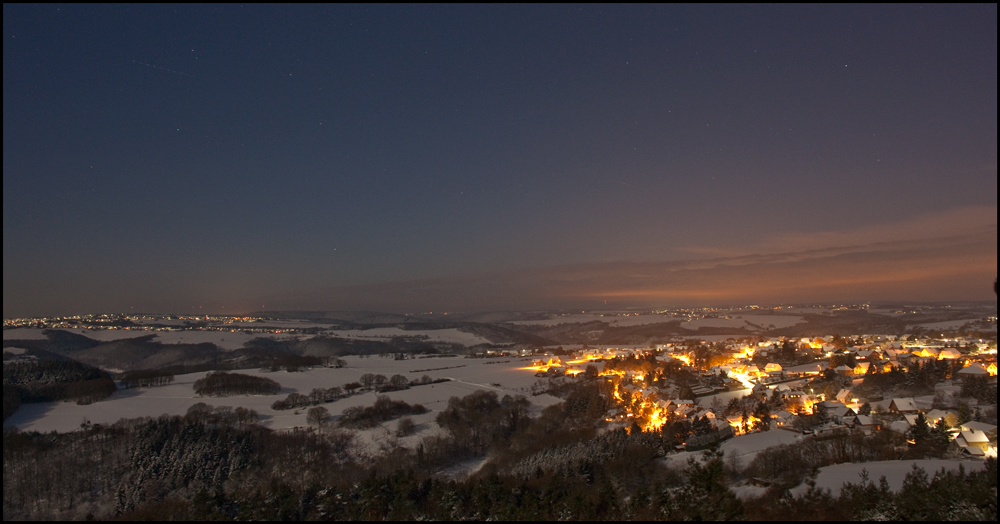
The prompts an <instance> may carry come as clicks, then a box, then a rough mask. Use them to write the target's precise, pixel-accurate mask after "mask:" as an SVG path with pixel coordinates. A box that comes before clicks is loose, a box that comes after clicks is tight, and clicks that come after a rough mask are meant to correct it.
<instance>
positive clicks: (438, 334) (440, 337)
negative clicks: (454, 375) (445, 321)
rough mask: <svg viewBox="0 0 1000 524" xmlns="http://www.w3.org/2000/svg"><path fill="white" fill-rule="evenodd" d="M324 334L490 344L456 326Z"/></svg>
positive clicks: (342, 336) (339, 331)
mask: <svg viewBox="0 0 1000 524" xmlns="http://www.w3.org/2000/svg"><path fill="white" fill-rule="evenodd" d="M324 334H325V335H327V336H331V337H340V338H352V339H362V340H380V341H388V340H390V339H393V338H395V337H427V340H429V341H432V342H449V343H453V344H463V345H466V346H475V345H476V344H489V342H490V341H489V340H486V339H485V338H483V337H481V336H479V335H474V334H472V333H465V332H462V331H459V330H457V329H455V328H449V329H428V330H406V329H399V328H397V327H385V328H373V329H344V330H330V331H326V332H324Z"/></svg>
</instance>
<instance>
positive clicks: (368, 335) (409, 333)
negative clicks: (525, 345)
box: [3, 321, 490, 349]
mask: <svg viewBox="0 0 1000 524" xmlns="http://www.w3.org/2000/svg"><path fill="white" fill-rule="evenodd" d="M245 324H246V326H240V325H237V324H231V325H226V326H224V327H228V328H234V329H239V328H240V327H246V328H260V327H264V325H262V324H254V323H252V322H249V323H245ZM281 324H282V325H281V326H275V325H273V324H271V323H269V324H267V326H266V327H284V328H289V327H297V328H307V327H327V325H326V324H314V323H303V322H291V321H286V322H282V323H281ZM43 331H45V330H44V329H35V328H19V329H7V330H4V332H3V339H4V340H41V339H44V338H45V335H43V334H42V332H43ZM64 331H69V332H71V333H76V334H78V335H83V336H85V337H88V338H92V339H94V340H100V341H102V342H107V341H112V340H121V339H127V338H136V337H143V336H147V335H153V334H155V335H156V338H155V339H154V340H155V341H156V342H162V343H164V344H200V343H202V342H212V343H214V344H216V345H218V346H219V347H221V348H223V349H239V348H241V347H243V344H245V343H246V342H247V341H249V340H252V339H254V338H257V337H264V336H266V337H269V338H276V339H281V338H308V337H307V336H302V335H284V334H273V333H243V332H239V331H237V332H225V331H202V330H184V331H145V330H140V329H135V330H128V329H82V328H69V329H64ZM323 334H324V335H326V336H329V337H339V338H348V339H360V340H374V341H380V342H388V341H389V340H391V339H393V338H396V337H420V338H424V337H426V339H427V340H428V341H430V342H448V343H454V344H462V345H465V346H475V345H477V344H488V343H489V342H490V341H489V340H487V339H485V338H483V337H480V336H479V335H474V334H472V333H465V332H462V331H459V330H457V329H454V328H449V329H429V330H404V329H399V328H396V327H389V328H373V329H350V330H335V329H334V330H328V331H324V332H323ZM310 336H311V335H310Z"/></svg>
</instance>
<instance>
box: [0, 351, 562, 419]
mask: <svg viewBox="0 0 1000 524" xmlns="http://www.w3.org/2000/svg"><path fill="white" fill-rule="evenodd" d="M344 360H346V361H347V367H344V368H339V369H334V368H313V369H308V370H305V371H301V372H296V373H288V372H284V371H281V372H275V373H270V372H262V371H260V370H241V371H239V373H245V374H248V375H254V376H263V377H267V378H270V379H272V380H275V381H277V382H278V383H279V384H281V386H282V388H281V392H280V393H279V394H278V395H269V396H233V397H222V398H216V397H199V396H197V395H195V393H194V389H193V384H194V382H195V381H196V380H198V379H199V378H202V377H204V376H205V375H206V374H207V373H205V372H202V373H190V374H186V375H178V376H176V377H175V380H174V382H173V383H172V384H169V385H166V386H158V387H151V388H140V389H129V390H123V391H119V392H117V393H115V394H114V395H112V396H111V397H110V398H108V399H107V400H104V401H101V402H96V403H94V404H90V405H87V406H78V405H76V404H75V403H72V402H46V403H39V404H24V405H22V406H21V408H20V409H19V410H18V411H17V413H15V414H14V415H13V416H11V417H10V418H9V419H7V421H6V422H4V426H5V427H7V426H17V427H18V428H19V429H21V430H28V431H32V430H33V431H41V432H47V431H53V430H54V431H72V430H74V429H77V428H79V427H80V424H81V422H83V421H84V420H88V421H90V422H91V423H95V424H96V423H100V424H111V423H114V422H116V421H117V420H119V419H121V418H134V417H142V416H153V417H156V416H159V415H161V414H164V413H165V414H168V415H183V414H185V413H187V410H188V408H190V407H191V406H192V405H194V404H197V403H199V402H204V403H206V404H209V405H212V406H232V407H234V408H235V407H238V406H243V407H246V408H250V409H254V410H256V411H257V412H258V413H259V414H260V415H261V424H262V425H263V426H265V427H269V428H272V429H282V428H292V427H295V426H306V425H307V424H306V409H299V410H284V411H275V410H272V409H271V404H272V403H274V401H275V400H278V399H283V398H285V397H286V396H287V395H288V394H289V393H293V392H297V393H301V394H308V393H309V392H310V391H311V390H312V389H313V388H318V387H321V388H330V387H333V386H343V385H344V384H346V383H348V382H355V381H357V380H358V379H359V378H360V377H361V375H363V374H365V373H376V374H382V375H385V376H386V377H391V376H392V375H395V374H401V375H404V376H406V377H407V378H408V379H411V380H412V379H419V378H421V377H422V376H424V375H427V376H429V377H431V378H432V379H437V378H451V379H452V381H451V382H442V383H439V384H429V385H424V386H415V387H413V388H410V389H407V390H404V391H394V392H390V393H385V394H386V395H388V396H389V397H391V398H393V399H394V400H404V401H406V402H408V403H410V404H423V405H424V407H426V408H427V409H428V410H430V411H429V412H428V413H426V414H424V415H419V416H414V417H413V421H414V422H415V423H417V425H418V429H420V430H433V429H434V428H436V426H435V425H434V424H433V423H432V421H433V420H434V417H435V416H436V415H437V413H438V412H439V411H441V410H443V409H445V408H446V407H447V405H448V399H449V398H451V397H453V396H457V397H463V396H465V395H468V394H469V393H472V392H474V391H478V390H490V391H496V393H497V395H499V396H501V397H502V396H503V395H505V394H511V395H516V394H523V395H525V396H526V397H528V398H529V399H530V400H531V402H532V406H533V411H534V413H533V415H537V414H538V412H539V411H540V410H541V409H543V408H545V407H547V406H550V405H552V404H556V403H558V402H561V400H559V399H557V398H555V397H552V396H549V395H538V396H531V395H530V393H529V391H530V388H531V385H532V384H534V383H535V382H536V381H537V380H539V379H538V378H536V377H535V376H534V372H532V371H526V370H522V369H518V368H521V367H525V366H528V365H530V361H523V360H520V359H515V360H510V361H509V362H504V363H494V362H498V360H495V359H467V358H458V357H453V358H423V359H419V358H418V359H410V360H392V359H385V358H378V357H375V358H360V357H356V356H350V357H345V358H344ZM505 360H506V359H505ZM435 368H451V369H436V370H434V369H435ZM495 384H499V385H495ZM374 402H375V393H371V392H369V393H364V394H357V395H354V396H351V397H348V398H344V399H341V400H338V401H336V402H331V403H327V404H323V406H324V407H326V408H327V409H328V410H330V413H331V414H332V415H334V416H335V417H336V416H338V415H340V414H342V413H343V412H344V410H345V409H347V408H349V407H352V406H370V405H372V404H373V403H374ZM392 424H395V422H389V423H388V424H387V426H390V425H392ZM392 427H393V429H394V426H392ZM383 431H384V430H383ZM407 438H413V437H407Z"/></svg>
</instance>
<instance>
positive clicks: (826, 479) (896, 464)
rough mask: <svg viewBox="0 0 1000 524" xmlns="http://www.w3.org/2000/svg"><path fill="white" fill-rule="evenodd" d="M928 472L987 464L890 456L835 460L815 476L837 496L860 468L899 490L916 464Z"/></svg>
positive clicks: (800, 490)
mask: <svg viewBox="0 0 1000 524" xmlns="http://www.w3.org/2000/svg"><path fill="white" fill-rule="evenodd" d="M914 464H916V465H917V467H919V468H921V469H923V470H924V471H926V472H927V476H928V478H932V477H933V476H934V473H935V472H937V471H940V470H941V468H945V469H946V470H948V471H958V468H959V466H965V471H976V470H979V469H982V468H983V467H984V463H983V461H981V460H889V461H882V462H861V463H851V464H836V465H834V466H826V467H823V468H819V475H817V476H816V487H817V488H820V489H828V490H830V493H831V494H833V495H834V496H836V495H839V494H840V489H841V488H842V487H843V485H844V484H845V483H853V484H857V483H859V482H861V470H867V471H868V479H869V480H871V481H872V482H874V483H875V485H878V483H879V478H881V477H882V475H885V479H886V480H887V481H888V482H889V488H890V489H892V490H893V491H899V490H900V489H902V488H903V480H904V479H906V474H907V473H909V472H910V471H913V465H914ZM808 489H809V487H808V486H806V485H805V484H800V485H798V486H796V487H794V488H792V490H791V492H792V494H794V495H801V494H804V493H805V492H806V491H808Z"/></svg>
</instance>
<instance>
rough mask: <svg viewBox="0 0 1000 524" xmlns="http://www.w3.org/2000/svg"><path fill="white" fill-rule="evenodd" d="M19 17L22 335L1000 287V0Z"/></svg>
mask: <svg viewBox="0 0 1000 524" xmlns="http://www.w3.org/2000/svg"><path fill="white" fill-rule="evenodd" d="M3 9H4V21H3V26H4V49H3V52H4V66H3V67H4V95H3V96H4V116H3V122H4V133H3V134H4V138H3V150H4V159H3V173H4V174H3V184H4V197H3V199H4V200H3V201H4V204H3V217H4V218H3V220H4V248H3V249H4V269H3V273H4V278H3V280H4V292H3V310H4V317H5V318H12V317H19V316H44V315H61V314H77V313H99V312H127V311H130V310H131V311H143V312H161V313H190V312H195V311H199V310H200V311H202V312H211V313H223V314H224V313H246V312H252V311H260V310H261V309H266V310H279V309H291V310H294V309H297V308H301V309H320V310H324V309H329V310H334V309H375V310H384V311H392V312H403V311H419V310H448V309H451V310H489V309H547V308H562V307H566V308H569V307H573V308H575V307H580V308H584V309H586V308H588V307H596V306H597V305H600V304H603V303H604V301H607V302H608V304H630V305H639V304H650V305H663V306H669V305H717V304H736V303H755V302H762V303H781V302H784V303H793V302H797V303H802V302H834V301H838V302H839V301H847V302H854V301H858V302H862V301H895V300H899V301H974V300H995V299H996V295H995V294H990V291H992V288H991V283H992V282H993V281H994V279H995V278H996V276H997V255H996V254H997V52H996V51H997V31H996V19H997V18H996V4H990V5H961V6H951V5H930V6H928V5H919V6H897V5H862V6H833V5H826V6H811V5H809V6H739V5H737V6H707V7H706V6H693V5H680V6H674V5H670V6H611V5H582V6H573V5H569V6H566V5H551V6H494V5H482V6H480V5H469V6H444V5H434V6H427V5H394V6H383V5H374V6H368V5H365V6H342V5H335V6H269V5H247V6H231V5H214V6H170V5H160V6H146V5H141V6H120V5H107V6H93V5H12V4H5V5H4V8H3Z"/></svg>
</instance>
